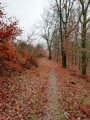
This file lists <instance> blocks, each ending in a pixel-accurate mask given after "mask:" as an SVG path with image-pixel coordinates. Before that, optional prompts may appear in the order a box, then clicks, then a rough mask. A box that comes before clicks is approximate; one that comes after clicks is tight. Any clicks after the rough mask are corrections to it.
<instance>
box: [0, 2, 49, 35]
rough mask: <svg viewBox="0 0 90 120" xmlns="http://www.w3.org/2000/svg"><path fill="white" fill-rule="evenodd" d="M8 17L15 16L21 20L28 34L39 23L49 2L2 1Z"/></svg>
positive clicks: (21, 24)
mask: <svg viewBox="0 0 90 120" xmlns="http://www.w3.org/2000/svg"><path fill="white" fill-rule="evenodd" d="M0 1H1V3H3V4H2V5H3V6H4V9H5V11H6V13H7V15H8V16H9V17H10V16H15V17H16V18H17V19H18V20H19V24H20V26H21V27H22V28H23V29H24V33H26V34H27V33H28V32H29V31H30V29H31V27H32V26H33V24H34V23H35V22H38V21H39V19H40V18H41V14H42V12H43V7H44V6H45V5H46V4H47V1H48V0H0Z"/></svg>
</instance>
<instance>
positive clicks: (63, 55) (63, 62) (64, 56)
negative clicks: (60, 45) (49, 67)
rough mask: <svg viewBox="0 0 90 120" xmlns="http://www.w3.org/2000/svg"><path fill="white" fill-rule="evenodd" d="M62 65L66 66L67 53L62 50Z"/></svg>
mask: <svg viewBox="0 0 90 120" xmlns="http://www.w3.org/2000/svg"><path fill="white" fill-rule="evenodd" d="M62 67H63V68H66V53H65V51H62Z"/></svg>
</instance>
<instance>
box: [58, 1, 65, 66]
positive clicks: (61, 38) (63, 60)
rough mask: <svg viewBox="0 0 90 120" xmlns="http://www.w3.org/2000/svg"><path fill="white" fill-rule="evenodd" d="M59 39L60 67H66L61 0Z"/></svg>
mask: <svg viewBox="0 0 90 120" xmlns="http://www.w3.org/2000/svg"><path fill="white" fill-rule="evenodd" d="M59 17H60V30H59V32H60V40H61V51H62V67H63V68H66V53H65V51H64V48H63V36H62V12H61V0H60V15H59Z"/></svg>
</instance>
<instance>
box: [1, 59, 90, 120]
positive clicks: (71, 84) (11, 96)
mask: <svg viewBox="0 0 90 120" xmlns="http://www.w3.org/2000/svg"><path fill="white" fill-rule="evenodd" d="M38 63H39V67H38V68H32V69H30V70H26V71H25V72H21V73H18V74H17V73H13V74H12V75H10V76H8V77H5V78H4V77H3V78H2V77H0V120H45V118H46V119H47V120H49V118H47V117H50V114H49V116H48V114H47V113H48V111H49V110H50V109H52V111H53V109H54V108H53V107H50V106H52V105H55V104H53V101H55V99H54V98H53V97H52V96H53V92H50V89H51V87H52V86H53V85H52V84H50V79H49V78H50V72H51V70H52V69H54V71H55V78H56V79H55V80H56V82H55V84H56V85H55V86H54V87H55V89H56V90H55V91H56V92H57V95H56V96H57V101H58V102H57V103H58V106H60V107H59V109H58V110H57V111H56V114H57V115H60V118H55V117H54V118H52V119H51V118H50V120H65V119H66V120H89V118H90V116H89V115H90V98H89V88H90V83H89V78H84V79H83V78H82V77H80V76H79V75H76V74H75V73H73V74H72V71H70V70H68V69H63V68H61V66H60V64H58V63H56V62H54V61H53V60H48V59H47V58H43V59H39V60H38ZM50 85H51V87H50ZM49 93H50V94H52V95H50V96H48V95H49ZM49 99H50V101H49ZM54 110H55V109H54ZM51 114H52V113H51Z"/></svg>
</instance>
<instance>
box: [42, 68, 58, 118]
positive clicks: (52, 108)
mask: <svg viewBox="0 0 90 120" xmlns="http://www.w3.org/2000/svg"><path fill="white" fill-rule="evenodd" d="M47 100H48V108H49V110H48V111H47V116H46V118H45V119H44V120H60V114H59V112H58V111H59V109H60V108H59V103H58V95H57V82H56V75H55V71H54V69H52V70H51V73H50V77H49V86H48V95H47Z"/></svg>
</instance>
